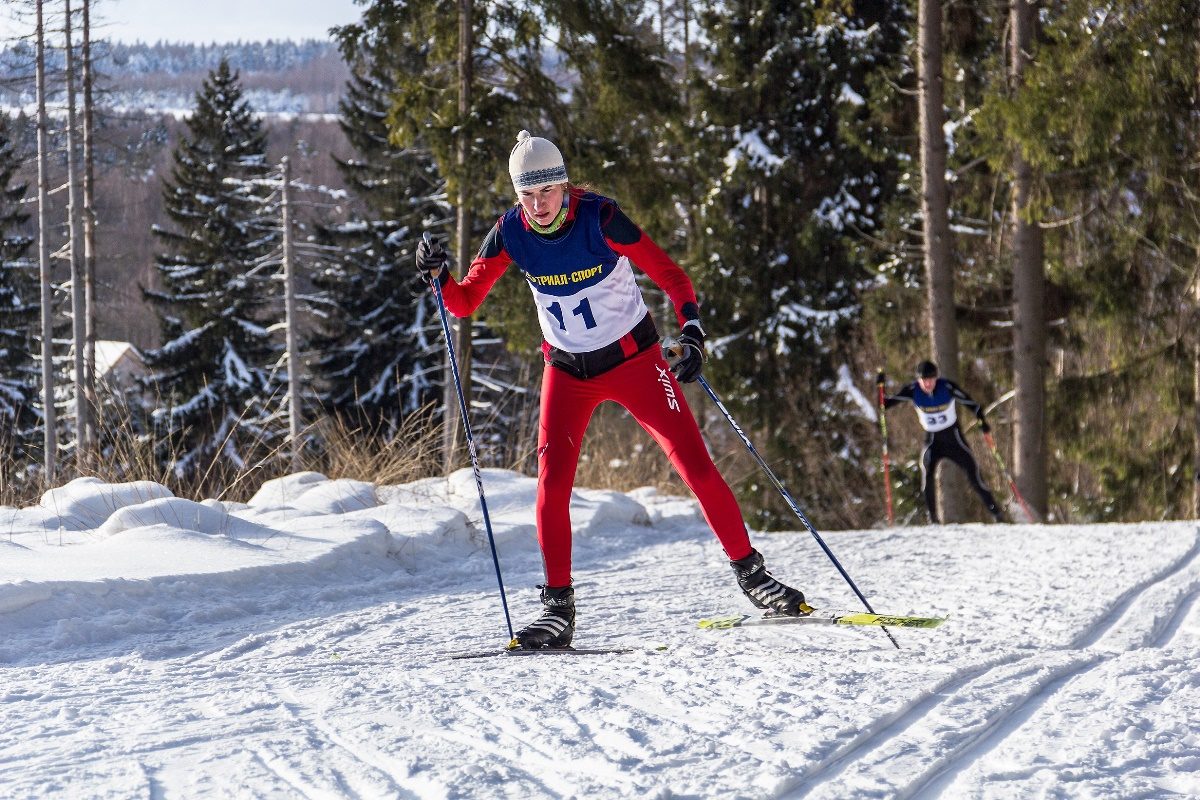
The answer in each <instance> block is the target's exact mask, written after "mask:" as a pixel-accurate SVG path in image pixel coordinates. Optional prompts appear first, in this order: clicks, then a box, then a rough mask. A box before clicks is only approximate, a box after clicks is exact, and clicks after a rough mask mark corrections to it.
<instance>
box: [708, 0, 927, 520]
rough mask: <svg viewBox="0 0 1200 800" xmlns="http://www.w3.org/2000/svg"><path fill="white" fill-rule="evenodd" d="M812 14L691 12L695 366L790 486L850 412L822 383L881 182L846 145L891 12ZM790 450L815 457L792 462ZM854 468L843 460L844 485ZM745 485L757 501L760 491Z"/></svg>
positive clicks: (853, 309) (803, 6) (833, 361)
mask: <svg viewBox="0 0 1200 800" xmlns="http://www.w3.org/2000/svg"><path fill="white" fill-rule="evenodd" d="M822 6H823V4H821V3H817V2H804V3H794V2H782V0H779V1H777V2H766V3H764V2H733V3H729V4H726V7H725V8H724V9H723V12H722V13H721V14H711V13H710V14H707V15H705V16H704V17H703V18H702V21H703V24H704V27H705V30H706V32H707V38H708V41H709V44H710V48H709V58H710V59H711V61H712V70H711V77H709V78H708V79H707V80H706V81H705V82H704V84H703V85H702V86H701V88H700V91H699V97H698V99H697V103H698V104H699V106H700V108H701V109H702V113H703V119H704V120H705V121H706V124H705V126H704V128H703V129H702V139H701V141H702V144H703V146H704V148H705V153H706V155H707V157H708V158H709V159H710V161H711V162H714V163H716V164H717V171H716V173H717V174H715V175H713V176H711V178H710V182H709V184H708V185H707V187H706V188H707V200H706V202H705V203H704V205H703V206H702V207H701V208H700V209H699V215H700V219H699V224H698V226H697V227H698V228H699V229H700V231H701V235H700V236H699V237H698V239H697V241H696V248H695V250H694V256H693V260H694V261H695V262H696V263H697V267H698V268H697V269H696V270H695V275H694V279H695V281H696V284H697V286H698V288H699V290H700V294H701V306H702V308H703V311H704V318H705V319H706V320H708V326H709V328H710V330H709V334H710V336H711V337H712V339H713V340H714V341H713V347H712V351H713V354H714V356H715V358H714V360H713V362H712V363H711V364H710V366H709V368H708V371H710V372H711V373H712V375H713V377H714V379H715V380H716V381H717V384H718V385H722V386H725V387H728V388H727V391H726V395H727V396H728V398H729V400H730V401H731V402H732V403H734V404H735V405H736V406H737V407H738V408H739V409H741V410H744V411H746V412H747V418H748V419H753V420H754V421H755V424H754V427H756V428H760V429H761V431H762V432H763V435H764V437H769V445H768V446H769V447H770V449H771V450H772V451H775V452H788V453H789V456H790V458H789V459H788V464H789V466H790V468H789V469H785V472H790V473H791V474H792V477H795V476H802V477H804V476H810V475H811V474H813V473H814V472H819V471H820V470H822V469H826V468H827V467H828V454H829V453H831V452H844V451H846V450H847V447H848V440H847V436H846V432H847V427H848V423H847V418H848V417H853V416H854V414H853V413H850V414H848V413H847V411H848V410H850V409H849V406H848V405H847V406H846V407H842V405H841V403H842V402H845V400H844V399H843V398H842V395H841V394H840V393H838V392H835V391H834V387H835V386H836V385H837V383H838V379H839V376H838V370H839V367H840V366H841V364H843V363H845V362H846V361H848V360H849V357H850V353H849V351H850V345H851V342H852V340H853V339H852V334H853V332H854V329H855V323H856V322H857V321H858V319H859V316H860V308H859V302H860V299H859V297H860V292H861V290H862V288H863V286H864V284H865V282H866V280H867V278H868V272H867V271H866V269H865V263H864V256H863V253H862V250H863V240H862V235H863V234H864V233H866V234H872V233H874V232H875V230H876V228H877V225H878V221H879V216H880V211H881V204H882V203H883V202H884V201H886V199H887V197H888V194H889V192H890V182H891V181H892V180H894V179H893V178H892V177H891V175H890V173H889V169H888V167H887V164H886V162H884V163H876V161H875V160H874V159H873V158H872V157H870V154H868V153H867V152H866V151H865V150H864V148H862V147H860V146H859V145H858V144H857V141H856V138H855V136H857V137H859V138H864V137H865V134H863V133H862V132H861V131H859V132H858V133H856V134H855V136H852V135H850V133H849V129H851V128H854V127H855V126H858V125H860V124H862V121H861V120H860V119H859V115H860V113H861V111H860V103H861V100H860V98H861V95H862V94H863V93H865V92H866V89H865V83H866V79H867V77H868V76H869V75H870V74H871V73H872V71H873V70H876V69H878V65H879V64H881V63H886V61H887V59H888V58H889V57H893V58H894V57H895V53H894V51H892V50H890V48H892V47H894V44H893V43H894V42H896V41H897V40H898V39H899V37H897V36H896V35H895V29H896V26H897V25H898V24H899V22H900V21H902V19H903V17H902V14H901V12H900V11H899V10H898V8H897V7H896V6H889V5H886V4H875V5H874V8H873V10H872V16H871V17H865V16H861V15H859V16H854V15H851V16H841V15H830V14H827V13H826V12H824V11H822ZM805 454H811V455H812V456H813V457H814V458H816V459H817V460H818V461H819V464H818V461H814V462H813V463H811V464H807V465H806V464H805V463H804V457H805ZM869 457H870V456H869V454H868V455H867V456H864V460H866V459H869ZM806 467H807V468H806ZM861 473H862V468H861V464H859V463H853V461H852V460H851V465H850V467H849V473H848V475H847V478H846V479H847V480H851V479H855V480H857V479H858V478H857V477H852V476H858V475H861ZM785 482H787V479H786V478H785ZM804 483H805V482H802V483H801V484H799V485H803V484H804ZM806 483H808V485H809V486H811V485H812V483H811V481H806ZM751 491H756V492H761V493H762V497H761V502H763V503H766V502H767V501H768V498H769V497H770V491H771V490H770V489H769V487H763V486H762V484H761V483H758V484H757V485H756V487H755V488H753V489H751ZM772 521H773V514H772V512H770V511H768V512H766V513H765V518H764V519H763V522H764V523H767V524H770V523H771V522H772ZM793 522H794V520H793ZM789 524H791V523H789Z"/></svg>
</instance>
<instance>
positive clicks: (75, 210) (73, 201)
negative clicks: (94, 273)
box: [63, 0, 92, 472]
mask: <svg viewBox="0 0 1200 800" xmlns="http://www.w3.org/2000/svg"><path fill="white" fill-rule="evenodd" d="M63 15H64V23H63V37H64V39H65V56H66V69H67V75H66V77H67V197H68V200H67V215H68V220H69V222H70V231H71V241H70V252H71V340H72V342H73V344H74V348H75V469H76V471H77V472H79V471H81V470H83V469H85V468H86V467H87V466H88V465H90V464H91V463H92V460H91V454H92V449H91V442H90V441H88V438H87V432H88V413H89V411H90V410H91V409H89V408H88V402H87V393H86V391H85V387H86V385H87V380H86V378H85V375H84V372H85V370H84V350H85V349H86V345H87V343H86V335H85V333H86V332H85V320H86V317H87V310H86V308H85V305H86V304H85V301H84V290H83V283H84V277H83V191H82V188H81V187H80V182H79V150H78V143H77V138H78V137H77V133H78V130H77V128H76V125H77V124H78V122H77V120H76V115H75V54H74V49H75V48H74V43H73V42H72V41H71V0H63Z"/></svg>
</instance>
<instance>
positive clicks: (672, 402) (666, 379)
mask: <svg viewBox="0 0 1200 800" xmlns="http://www.w3.org/2000/svg"><path fill="white" fill-rule="evenodd" d="M654 368H655V369H657V370H658V382H659V383H661V384H662V387H663V391H664V392H665V393H666V395H667V408H669V409H671V410H672V411H678V410H679V398H677V397H676V396H675V386H674V385H673V384H672V383H671V376H670V374H669V373H668V372H667V371H666V370H665V369H663V368H662V367H660V366H659V365H657V364H655V365H654Z"/></svg>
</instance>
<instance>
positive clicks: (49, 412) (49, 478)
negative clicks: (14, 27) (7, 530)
mask: <svg viewBox="0 0 1200 800" xmlns="http://www.w3.org/2000/svg"><path fill="white" fill-rule="evenodd" d="M36 5H37V173H38V265H39V267H40V272H41V304H42V424H43V425H45V431H44V432H43V437H42V446H43V447H44V448H45V458H44V469H45V471H46V483H47V485H49V486H53V485H54V482H55V479H56V478H57V473H58V414H57V412H56V411H55V408H54V289H53V286H51V281H50V232H49V231H50V229H49V221H48V219H47V211H48V206H49V202H50V177H49V172H48V165H47V159H48V158H49V151H50V144H49V135H48V133H47V127H48V124H49V120H48V118H47V116H46V35H45V26H44V24H43V10H44V9H43V3H42V0H37V2H36Z"/></svg>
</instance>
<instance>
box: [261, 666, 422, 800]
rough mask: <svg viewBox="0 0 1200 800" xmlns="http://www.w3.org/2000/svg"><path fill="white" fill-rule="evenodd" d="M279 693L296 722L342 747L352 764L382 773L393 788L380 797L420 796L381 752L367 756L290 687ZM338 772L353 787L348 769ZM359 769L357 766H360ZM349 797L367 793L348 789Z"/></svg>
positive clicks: (408, 798) (415, 798) (405, 799)
mask: <svg viewBox="0 0 1200 800" xmlns="http://www.w3.org/2000/svg"><path fill="white" fill-rule="evenodd" d="M274 691H275V694H276V695H278V696H279V698H280V700H281V701H282V702H281V705H282V706H283V708H284V709H285V710H286V711H287V712H288V714H290V715H291V716H292V717H293V718H294V719H295V720H296V722H298V723H299V724H301V725H303V726H304V727H305V729H307V730H308V731H309V733H310V735H314V734H315V735H319V736H320V737H321V738H323V739H324V740H325V741H327V742H328V743H329V744H331V745H333V746H334V747H335V748H337V749H338V750H339V751H341V752H343V753H345V754H347V755H348V756H349V757H350V760H351V765H352V766H354V767H360V768H362V770H363V771H365V770H370V771H372V772H376V773H379V774H381V775H382V776H383V777H384V779H385V780H386V782H387V783H388V784H389V787H390V790H389V791H387V792H379V793H378V794H377V795H374V796H378V797H391V798H396V800H420V798H421V795H420V794H419V793H415V792H412V791H411V790H410V789H409V788H408V787H407V786H406V785H405V781H404V779H403V778H401V777H400V776H399V775H397V774H396V773H395V772H394V771H393V770H392V768H391V767H390V766H389V765H388V764H387V763H386V761H385V759H384V758H382V757H379V756H376V757H373V758H371V757H366V756H365V755H364V754H365V752H366V751H364V750H362V749H361V748H358V747H354V746H353V745H351V744H350V743H349V742H348V741H347V740H346V739H345V738H344V737H342V736H341V735H340V734H338V733H337V731H336V730H335V729H334V727H333V726H332V725H331V724H330V723H329V721H328V720H326V719H325V718H324V717H323V716H322V715H321V714H320V713H319V712H317V711H316V710H315V709H312V708H310V707H309V706H307V705H306V704H305V703H304V702H302V701H301V700H300V698H299V697H297V696H296V694H295V693H294V692H292V691H290V690H286V689H285V690H282V691H279V690H274ZM333 770H334V772H335V773H336V774H338V779H339V783H341V784H342V785H343V788H346V789H347V790H349V788H350V787H346V786H345V779H344V778H342V777H341V776H342V774H343V773H344V770H341V769H338V768H336V767H334V768H333ZM356 771H357V770H356ZM344 796H345V797H361V796H365V795H364V793H363V792H351V791H347V793H346V794H345V795H344Z"/></svg>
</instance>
